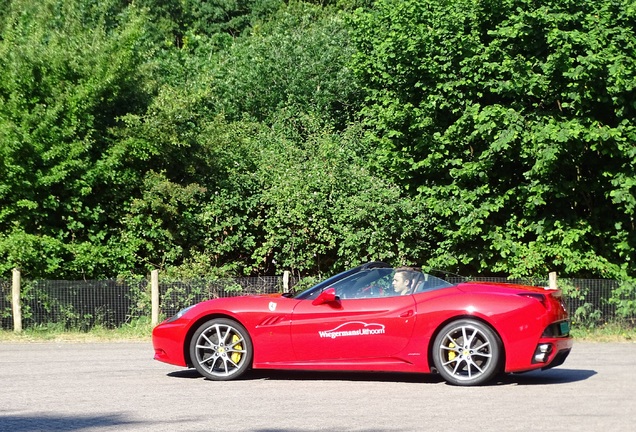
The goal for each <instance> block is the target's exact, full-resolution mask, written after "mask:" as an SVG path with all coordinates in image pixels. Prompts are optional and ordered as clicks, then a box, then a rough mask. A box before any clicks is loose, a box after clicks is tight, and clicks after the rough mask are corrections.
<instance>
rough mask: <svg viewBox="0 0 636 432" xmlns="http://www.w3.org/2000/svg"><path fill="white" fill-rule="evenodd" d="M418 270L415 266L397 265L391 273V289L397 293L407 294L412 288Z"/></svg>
mask: <svg viewBox="0 0 636 432" xmlns="http://www.w3.org/2000/svg"><path fill="white" fill-rule="evenodd" d="M419 274H420V270H419V269H417V268H415V267H398V268H396V269H395V274H394V275H393V290H395V292H396V293H397V294H398V295H404V294H408V293H409V292H411V291H412V290H413V286H414V285H415V281H416V280H417V278H418V276H419Z"/></svg>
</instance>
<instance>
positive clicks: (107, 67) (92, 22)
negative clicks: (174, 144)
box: [0, 0, 151, 277]
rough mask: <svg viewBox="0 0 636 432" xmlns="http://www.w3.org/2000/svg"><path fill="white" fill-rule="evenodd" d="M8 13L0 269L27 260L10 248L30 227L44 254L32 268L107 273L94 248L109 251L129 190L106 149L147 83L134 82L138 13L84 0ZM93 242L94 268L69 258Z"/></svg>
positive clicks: (58, 273) (141, 52) (0, 104)
mask: <svg viewBox="0 0 636 432" xmlns="http://www.w3.org/2000/svg"><path fill="white" fill-rule="evenodd" d="M4 14H5V17H6V18H5V20H6V22H7V23H10V25H6V26H4V27H3V31H2V35H1V36H0V69H2V71H3V78H2V80H1V82H0V160H2V164H0V208H1V209H2V210H0V231H1V232H2V233H3V234H2V241H1V242H0V245H1V246H0V257H1V258H0V262H1V263H2V264H0V268H2V269H5V268H10V267H12V266H22V265H23V264H24V263H23V262H22V258H20V256H17V255H15V254H13V253H12V252H11V250H15V247H14V244H15V243H18V242H20V241H21V239H22V238H24V236H28V238H29V244H33V245H34V248H35V249H40V247H38V246H37V243H38V241H41V242H42V245H41V248H44V249H46V250H47V251H48V252H47V255H48V254H49V253H50V255H48V256H47V258H46V261H48V262H49V264H44V263H43V264H42V265H41V266H40V267H39V268H32V272H33V273H32V275H33V276H55V277H63V276H65V275H68V274H82V273H84V274H90V275H100V274H101V275H103V274H106V273H110V272H112V271H113V267H111V265H112V262H111V261H110V260H109V259H108V258H103V259H101V258H99V257H100V256H101V257H106V256H111V258H112V248H110V247H109V246H111V245H112V244H111V243H112V241H114V240H112V239H111V236H112V234H113V232H112V227H113V226H116V221H117V219H118V217H119V216H120V214H119V212H118V209H119V204H120V203H121V202H122V201H126V200H128V199H129V198H128V196H126V195H125V193H122V191H119V190H117V188H116V187H113V186H114V185H113V183H112V182H111V180H112V179H113V177H111V176H112V174H113V173H112V171H110V170H111V169H112V166H109V162H110V159H109V157H111V156H112V154H109V151H108V150H109V148H110V146H111V144H112V140H113V138H114V135H115V131H116V130H117V128H119V127H120V126H121V123H120V122H119V120H118V119H119V118H120V116H122V115H124V114H126V113H129V112H135V111H138V110H140V109H142V108H144V107H145V104H146V103H147V100H148V98H149V94H150V91H151V89H148V88H145V87H144V85H143V84H142V85H140V82H141V83H143V77H144V76H145V74H146V72H145V70H144V67H145V58H144V56H145V55H146V54H147V49H148V48H147V46H145V45H144V44H143V43H142V41H143V34H144V31H145V27H144V26H145V23H146V21H145V19H144V15H143V13H142V12H141V11H138V10H136V9H134V7H130V8H125V9H122V8H120V7H119V4H118V2H116V1H113V2H91V1H82V0H74V1H65V2H60V1H55V0H45V1H42V2H29V1H21V0H16V1H12V2H10V4H9V10H8V11H5V12H4ZM47 245H48V246H47ZM50 245H55V247H52V248H51V247H50ZM93 249H95V250H94V252H92V253H91V255H92V257H93V258H94V259H93V260H85V261H84V262H85V263H86V262H87V261H91V264H90V268H80V267H81V266H80V267H78V263H77V262H76V263H75V264H73V261H74V259H75V258H76V257H77V256H79V255H83V254H84V253H85V252H86V251H88V250H93ZM9 258H10V259H9ZM52 263H55V265H53V264H52ZM36 267H37V266H36Z"/></svg>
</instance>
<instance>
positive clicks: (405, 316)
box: [400, 310, 413, 318]
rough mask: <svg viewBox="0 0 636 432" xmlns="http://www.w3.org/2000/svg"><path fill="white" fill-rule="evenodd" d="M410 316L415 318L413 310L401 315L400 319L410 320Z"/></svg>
mask: <svg viewBox="0 0 636 432" xmlns="http://www.w3.org/2000/svg"><path fill="white" fill-rule="evenodd" d="M410 316H413V310H408V311H406V312H402V313H401V314H400V318H408V317H410Z"/></svg>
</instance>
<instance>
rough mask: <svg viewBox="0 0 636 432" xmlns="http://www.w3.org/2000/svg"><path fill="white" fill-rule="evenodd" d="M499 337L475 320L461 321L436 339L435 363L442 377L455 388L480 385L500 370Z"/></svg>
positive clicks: (456, 322)
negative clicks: (455, 386)
mask: <svg viewBox="0 0 636 432" xmlns="http://www.w3.org/2000/svg"><path fill="white" fill-rule="evenodd" d="M500 345H501V343H500V340H499V337H498V336H497V335H496V334H495V333H494V332H493V331H492V330H491V329H490V328H489V327H487V326H486V325H484V324H482V323H480V322H479V321H475V320H469V319H464V320H458V321H454V322H452V323H450V324H448V325H447V326H445V327H444V328H443V329H442V330H441V332H440V333H439V334H438V336H437V338H435V343H434V348H433V349H434V350H435V351H434V355H433V361H434V363H435V367H436V368H437V370H438V372H439V373H440V375H442V377H443V378H444V379H445V380H446V381H448V382H449V383H451V384H455V385H479V384H483V383H485V382H487V381H489V380H490V379H491V378H492V377H494V375H495V374H496V373H497V372H498V371H499V363H500V357H501V354H500V352H501V348H500Z"/></svg>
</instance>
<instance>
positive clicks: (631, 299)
mask: <svg viewBox="0 0 636 432" xmlns="http://www.w3.org/2000/svg"><path fill="white" fill-rule="evenodd" d="M471 280H475V281H489V282H505V283H521V284H526V285H536V286H547V281H546V280H510V279H503V278H472V279H471ZM298 282H301V281H299V280H297V279H294V278H290V280H289V287H290V290H292V291H293V287H294V286H295V285H296V284H297V283H298ZM452 282H453V281H452ZM454 282H459V279H458V280H457V281H454ZM558 283H559V288H561V289H562V291H563V293H564V297H565V300H566V304H567V306H568V309H569V312H570V317H571V319H572V321H573V324H574V325H582V326H587V327H590V326H597V325H602V324H604V323H609V322H612V323H616V322H618V323H622V324H625V325H631V326H634V325H636V289H635V288H634V287H633V286H630V285H626V284H624V283H620V282H618V281H613V280H602V279H559V282H558ZM303 285H305V284H302V283H301V284H299V285H298V286H303ZM149 286H150V282H149V280H147V279H137V280H86V281H53V280H38V281H29V280H23V281H22V284H21V294H20V297H21V305H22V323H23V328H37V327H48V326H52V325H54V326H57V327H63V328H65V329H76V330H89V329H91V328H93V327H95V326H100V327H104V328H117V327H120V326H122V325H125V324H127V323H132V322H134V321H136V320H139V319H147V317H149V316H150V314H151V299H150V289H149ZM281 292H283V277H282V276H271V277H246V278H236V279H220V280H205V279H200V280H189V281H178V280H174V281H170V280H161V281H160V283H159V297H160V299H159V301H160V310H161V315H162V317H164V318H165V317H169V316H172V315H173V314H175V313H176V312H177V311H179V310H180V309H182V308H184V307H186V306H189V305H191V304H194V303H198V302H200V301H203V300H207V299H211V298H219V297H230V296H239V295H246V294H275V293H281ZM0 319H1V323H2V329H12V328H13V321H12V309H11V281H8V280H0Z"/></svg>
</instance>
